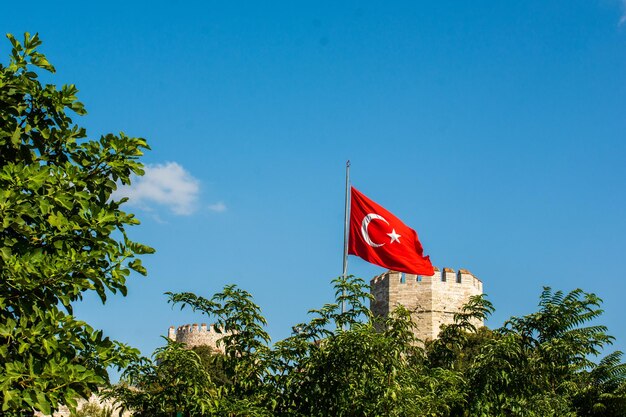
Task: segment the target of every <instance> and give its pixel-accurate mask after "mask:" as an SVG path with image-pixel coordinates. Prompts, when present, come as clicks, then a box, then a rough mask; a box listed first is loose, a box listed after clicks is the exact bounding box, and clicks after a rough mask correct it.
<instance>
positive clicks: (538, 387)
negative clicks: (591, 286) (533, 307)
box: [467, 288, 624, 416]
mask: <svg viewBox="0 0 626 417" xmlns="http://www.w3.org/2000/svg"><path fill="white" fill-rule="evenodd" d="M600 303H601V300H600V299H599V298H598V297H597V296H596V295H594V294H589V293H585V292H583V291H582V290H579V289H578V290H574V291H572V292H570V293H568V294H564V293H563V292H561V291H557V292H552V291H551V289H550V288H545V289H544V291H543V293H542V294H541V297H540V303H539V307H540V308H539V311H537V312H535V313H532V314H529V315H526V316H523V317H512V318H511V319H510V320H508V321H507V322H506V323H505V325H504V327H502V328H500V329H497V330H495V334H496V336H495V337H493V338H490V339H487V340H485V343H484V344H483V346H481V348H480V350H479V352H478V355H476V357H475V360H474V362H473V363H472V365H471V366H470V368H469V369H468V370H467V379H468V382H469V386H470V387H471V389H470V391H469V397H470V398H469V405H470V406H469V407H468V408H469V410H471V412H472V413H470V415H493V416H501V415H502V416H574V415H577V414H576V410H575V406H574V399H575V398H576V397H579V398H580V396H581V389H582V390H585V391H586V393H587V396H586V397H585V399H584V401H582V398H581V407H580V410H582V409H583V408H584V407H583V404H582V403H584V404H587V405H589V404H592V405H593V404H596V403H601V402H602V401H600V397H601V396H602V394H603V392H602V391H603V390H602V387H600V386H598V385H596V386H595V387H594V388H596V390H595V391H594V390H589V389H586V388H585V387H588V386H589V385H590V384H592V383H593V381H594V378H600V377H601V376H607V375H608V376H616V375H618V374H619V373H621V375H623V372H624V368H623V365H622V366H618V365H617V363H616V362H617V361H618V359H619V358H617V360H616V358H615V357H613V361H612V362H609V363H606V361H605V362H600V364H599V365H597V364H595V363H594V362H593V361H592V359H593V357H595V356H597V355H599V354H600V352H601V349H602V348H603V347H604V346H606V345H607V344H609V343H611V341H612V340H613V338H612V337H611V336H609V335H607V333H606V331H607V329H606V327H604V326H599V325H591V326H586V324H587V323H588V322H590V321H592V320H593V319H596V318H597V317H599V316H600V315H601V314H602V310H601V309H600V308H599V306H600ZM609 365H610V366H609ZM603 370H605V371H607V372H605V373H604V374H603V373H602V371H603ZM613 381H614V380H613ZM606 388H607V389H609V388H610V389H614V390H615V389H617V388H618V387H617V386H615V387H613V386H611V385H610V384H607V386H606ZM622 398H623V397H622ZM622 401H623V400H622ZM590 408H591V407H589V408H587V411H589V409H590ZM582 415H591V414H587V413H583V414H582ZM602 415H608V414H602Z"/></svg>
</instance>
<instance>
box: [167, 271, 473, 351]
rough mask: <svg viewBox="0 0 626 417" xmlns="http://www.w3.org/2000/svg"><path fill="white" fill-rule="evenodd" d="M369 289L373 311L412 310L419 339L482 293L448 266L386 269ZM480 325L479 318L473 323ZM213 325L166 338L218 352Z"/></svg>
mask: <svg viewBox="0 0 626 417" xmlns="http://www.w3.org/2000/svg"><path fill="white" fill-rule="evenodd" d="M370 292H371V294H372V295H373V296H374V300H372V301H371V303H370V309H371V311H372V313H374V314H375V315H379V316H386V315H388V314H389V313H390V312H391V311H393V309H394V308H395V307H396V306H397V305H399V304H401V305H403V306H404V307H406V308H407V309H408V310H409V311H411V317H412V318H413V321H414V322H415V324H416V328H415V335H416V336H417V338H418V339H420V340H422V341H427V340H433V339H435V338H437V335H438V334H439V328H440V327H441V325H442V324H452V323H453V322H454V314H455V313H457V312H459V311H460V310H461V308H462V307H463V305H465V304H466V303H467V302H468V301H469V298H470V297H471V296H473V295H481V294H482V293H483V283H482V282H481V281H480V280H479V279H478V278H477V277H476V276H474V275H473V274H472V273H471V272H469V271H467V270H465V269H459V270H458V272H455V271H454V270H453V269H451V268H443V270H440V269H439V268H437V267H435V275H433V276H431V277H428V276H421V275H412V274H405V273H403V272H394V271H387V272H385V273H384V274H381V275H378V276H377V277H374V278H372V280H371V281H370ZM473 324H474V325H475V326H476V327H481V326H483V325H484V324H483V322H482V320H479V321H476V322H475V323H473ZM222 336H223V335H222V333H217V332H216V331H215V328H214V327H213V325H211V326H208V327H207V325H206V324H205V323H202V324H201V325H200V326H198V324H193V325H189V324H186V325H184V326H179V327H178V328H176V329H175V328H174V326H171V327H170V328H169V330H168V333H167V337H168V338H169V339H170V340H173V341H176V342H179V343H184V344H186V345H187V346H189V347H194V346H200V345H208V346H211V347H212V348H214V349H217V350H219V351H222V352H223V351H224V347H223V346H221V345H219V346H218V344H217V341H218V340H219V339H220V338H221V337H222Z"/></svg>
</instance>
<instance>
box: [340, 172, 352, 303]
mask: <svg viewBox="0 0 626 417" xmlns="http://www.w3.org/2000/svg"><path fill="white" fill-rule="evenodd" d="M349 216H350V160H347V161H346V201H345V210H344V223H343V275H342V276H343V279H344V281H345V280H346V278H347V276H348V236H349V230H348V225H349ZM342 295H343V297H344V300H342V301H341V312H342V313H345V312H346V302H345V296H346V290H345V289H344V290H343V294H342Z"/></svg>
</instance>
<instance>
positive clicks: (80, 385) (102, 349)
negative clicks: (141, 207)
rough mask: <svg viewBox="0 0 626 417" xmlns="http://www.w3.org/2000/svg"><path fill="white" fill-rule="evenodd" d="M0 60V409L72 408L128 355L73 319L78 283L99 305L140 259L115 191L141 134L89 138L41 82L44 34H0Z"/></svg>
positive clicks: (136, 170) (72, 100)
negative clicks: (1, 60) (7, 48)
mask: <svg viewBox="0 0 626 417" xmlns="http://www.w3.org/2000/svg"><path fill="white" fill-rule="evenodd" d="M7 36H8V38H9V40H10V42H11V46H12V49H11V53H10V58H9V62H8V64H7V65H4V64H0V404H1V409H2V413H3V415H21V414H22V413H24V412H26V413H27V414H28V413H32V412H33V411H34V410H39V411H43V412H45V413H49V412H50V411H51V410H54V409H56V408H57V407H58V405H59V404H66V405H69V406H73V405H75V404H76V398H77V397H80V396H83V397H86V396H88V395H89V394H90V392H91V391H92V390H94V389H96V388H97V387H99V386H101V385H104V384H106V383H107V382H108V374H107V367H109V366H112V365H117V366H124V365H125V364H127V363H128V360H129V359H131V358H134V357H135V356H136V354H137V351H135V350H134V349H131V348H129V347H128V346H125V345H123V344H121V343H117V342H115V341H112V340H110V339H109V338H108V337H106V336H105V335H104V334H103V332H102V331H100V330H96V329H93V328H92V327H91V326H89V325H88V324H87V323H85V322H82V321H79V320H77V319H76V318H75V317H74V316H73V314H72V304H73V303H75V302H76V301H78V300H81V299H82V297H83V294H84V293H85V292H87V291H95V292H96V293H97V294H98V295H99V297H100V298H101V299H102V301H103V302H104V301H105V300H106V298H107V294H110V293H113V294H115V293H117V292H119V293H121V294H123V295H125V294H126V278H127V277H128V276H129V274H130V272H131V270H134V271H136V272H139V273H141V274H145V273H146V271H145V269H144V267H143V266H142V265H141V261H140V260H139V259H138V258H137V255H141V254H146V253H151V252H153V250H152V249H151V248H150V247H147V246H145V245H142V244H139V243H136V242H133V241H132V240H130V239H129V237H128V236H127V226H131V225H136V224H138V223H139V222H138V221H137V219H136V218H135V217H134V216H133V215H132V214H130V213H126V212H125V211H123V210H122V209H121V204H122V203H123V201H116V200H115V199H113V198H112V193H113V191H114V190H115V189H116V186H117V184H118V183H121V184H129V183H130V180H131V174H135V175H141V174H142V173H143V170H142V164H141V163H140V162H139V160H138V159H139V157H141V155H142V154H143V151H144V150H145V149H148V145H147V143H146V141H145V140H144V139H142V138H133V137H128V136H126V135H124V134H123V133H121V134H119V135H113V134H107V135H104V136H102V137H100V138H99V139H97V140H92V139H87V132H86V131H85V129H84V128H82V127H80V126H79V125H77V124H75V123H74V122H73V121H72V117H76V116H82V115H84V114H86V111H85V108H84V106H83V104H82V103H81V102H80V101H78V99H77V96H76V94H77V92H78V90H77V88H76V87H75V86H74V85H64V86H62V87H61V88H57V87H56V86H55V85H52V84H45V85H44V84H42V83H41V82H40V80H39V76H40V74H41V72H42V71H43V72H49V73H54V72H55V69H54V67H53V66H52V64H50V63H49V62H48V60H47V59H46V57H45V56H44V55H43V54H42V53H40V52H38V49H37V48H38V47H39V46H40V45H41V41H40V40H39V37H38V36H37V35H34V36H31V35H30V34H28V33H26V34H25V35H24V39H23V41H21V42H20V41H18V40H17V39H16V38H14V37H13V36H11V35H7Z"/></svg>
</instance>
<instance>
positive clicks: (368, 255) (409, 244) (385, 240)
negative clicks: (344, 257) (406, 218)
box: [348, 187, 435, 276]
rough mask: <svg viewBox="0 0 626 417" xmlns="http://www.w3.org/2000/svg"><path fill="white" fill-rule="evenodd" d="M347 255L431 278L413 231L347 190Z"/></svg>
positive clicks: (426, 259) (373, 204) (352, 191)
mask: <svg viewBox="0 0 626 417" xmlns="http://www.w3.org/2000/svg"><path fill="white" fill-rule="evenodd" d="M348 253H349V254H351V255H356V256H358V257H361V258H363V259H365V260H366V261H367V262H370V263H373V264H376V265H379V266H382V267H384V268H388V269H391V270H393V271H398V272H407V273H409V274H416V275H428V276H431V275H434V274H435V270H434V269H433V265H432V264H431V263H430V259H429V257H428V256H424V249H423V248H422V244H421V243H420V241H419V240H418V238H417V232H416V231H415V230H413V229H411V228H410V227H408V226H407V225H405V224H404V223H402V222H401V221H400V219H398V218H397V217H396V216H394V215H393V214H391V213H390V212H389V211H387V210H385V209H384V208H383V207H381V206H380V205H378V204H376V203H375V202H373V201H372V200H370V199H369V198H367V197H365V196H364V195H363V194H361V193H360V192H359V191H358V190H357V189H356V188H354V187H351V198H350V237H349V239H348Z"/></svg>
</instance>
